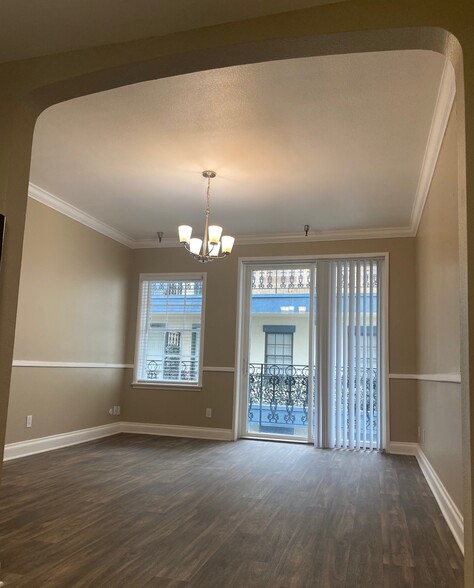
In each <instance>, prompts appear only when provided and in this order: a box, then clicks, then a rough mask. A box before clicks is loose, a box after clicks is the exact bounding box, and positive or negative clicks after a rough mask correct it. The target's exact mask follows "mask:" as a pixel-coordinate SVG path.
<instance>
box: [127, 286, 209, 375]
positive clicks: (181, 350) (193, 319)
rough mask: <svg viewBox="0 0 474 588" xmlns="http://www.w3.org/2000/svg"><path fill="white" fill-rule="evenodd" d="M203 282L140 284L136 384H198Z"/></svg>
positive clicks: (200, 368)
mask: <svg viewBox="0 0 474 588" xmlns="http://www.w3.org/2000/svg"><path fill="white" fill-rule="evenodd" d="M203 295H204V282H203V279H202V278H199V279H172V278H171V279H158V278H157V279H155V278H153V279H143V280H141V281H140V306H139V317H138V323H139V324H138V334H137V344H138V354H137V362H136V375H135V380H136V381H137V382H156V383H159V382H168V383H180V382H185V383H188V384H198V383H199V382H200V374H201V371H202V366H201V360H200V357H201V331H202V310H203Z"/></svg>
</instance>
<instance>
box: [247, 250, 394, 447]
mask: <svg viewBox="0 0 474 588" xmlns="http://www.w3.org/2000/svg"><path fill="white" fill-rule="evenodd" d="M383 263H384V261H383V259H368V258H367V259H365V258H360V259H331V260H329V259H328V260H314V261H312V262H307V263H299V264H265V265H254V264H248V265H247V267H246V273H245V279H244V282H245V284H246V289H245V291H246V295H245V300H244V302H245V304H244V307H245V312H244V323H245V325H244V329H243V333H244V337H243V354H242V357H243V366H242V369H243V397H244V401H243V403H242V434H243V436H248V437H265V438H269V439H274V438H277V439H289V438H291V439H295V440H300V441H307V442H314V443H315V444H316V445H317V446H318V447H335V448H348V449H379V448H381V447H382V445H383V444H382V420H381V414H382V412H381V402H382V394H381V392H382V383H383V379H382V377H381V376H382V373H381V368H382V365H383V362H382V359H383V349H384V348H383V339H382V336H381V335H382V327H383V320H382V308H383V304H382V275H383V272H382V268H383Z"/></svg>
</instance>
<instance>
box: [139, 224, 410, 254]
mask: <svg viewBox="0 0 474 588" xmlns="http://www.w3.org/2000/svg"><path fill="white" fill-rule="evenodd" d="M396 237H413V230H412V228H411V227H387V228H374V229H353V230H342V229H341V230H331V231H315V232H314V233H309V234H308V236H307V237H306V236H305V235H302V234H301V232H298V233H272V234H270V235H236V237H235V245H264V244H272V243H308V242H317V241H356V240H359V239H393V238H396ZM168 247H180V244H179V242H178V238H177V237H176V238H174V237H168V238H166V237H164V238H163V239H162V241H161V243H158V241H157V239H137V240H136V241H133V245H132V248H133V249H157V248H168Z"/></svg>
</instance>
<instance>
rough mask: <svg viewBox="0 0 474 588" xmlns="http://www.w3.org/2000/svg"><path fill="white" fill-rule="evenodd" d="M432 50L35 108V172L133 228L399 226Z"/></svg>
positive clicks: (46, 185) (433, 68)
mask: <svg viewBox="0 0 474 588" xmlns="http://www.w3.org/2000/svg"><path fill="white" fill-rule="evenodd" d="M444 64H445V61H444V58H443V57H441V56H440V55H437V54H435V53H432V52H428V51H398V52H381V53H365V54H355V55H341V56H328V57H311V58H304V59H294V60H285V61H276V62H270V63H263V64H254V65H246V66H239V67H230V68H224V69H219V70H211V71H206V72H202V73H193V74H187V75H182V76H177V77H173V78H168V79H163V80H156V81H151V82H145V83H141V84H136V85H132V86H127V87H124V88H119V89H116V90H111V91H108V92H102V93H98V94H95V95H91V96H87V97H83V98H79V99H75V100H71V101H69V102H64V103H62V104H59V105H57V106H54V107H52V108H50V109H48V110H47V111H46V112H45V113H43V114H42V115H41V117H40V118H39V120H38V123H37V127H36V131H35V136H34V143H33V155H32V164H31V178H30V179H31V182H32V183H33V184H35V185H36V186H39V187H40V188H42V189H43V190H46V191H47V192H49V193H51V194H53V195H54V196H56V197H59V198H61V199H62V200H64V201H66V202H67V203H69V204H71V205H72V206H74V207H77V208H78V209H80V210H81V211H83V212H85V213H87V214H88V215H91V216H92V217H94V218H95V219H98V220H99V221H100V222H102V223H105V224H106V225H109V226H110V227H112V228H113V229H115V230H117V231H120V232H121V233H123V234H125V235H127V236H128V237H129V238H130V239H132V240H135V241H137V240H138V241H140V240H146V239H152V238H154V237H155V235H156V231H163V232H164V233H165V237H167V238H172V240H173V241H175V239H176V227H177V226H178V225H179V224H191V225H192V226H193V227H195V228H196V229H197V230H198V232H199V233H200V232H201V231H202V224H203V215H204V207H205V188H206V184H205V181H204V179H203V178H202V176H201V171H202V170H203V169H208V168H210V169H214V170H216V171H217V174H218V175H217V178H216V179H215V180H213V182H212V185H211V220H212V221H214V222H216V223H218V224H222V225H223V226H224V229H225V232H226V233H230V234H233V235H235V236H237V237H238V236H246V237H249V236H252V235H264V236H266V237H269V238H270V240H271V236H272V235H275V234H278V235H280V236H281V234H297V233H300V232H301V233H302V231H303V226H304V225H305V224H309V225H310V227H311V234H314V233H315V232H319V231H329V232H331V231H349V232H350V231H365V230H377V229H384V230H385V229H390V228H392V229H398V228H400V227H402V228H409V227H410V223H411V222H412V211H413V207H414V205H415V199H416V196H417V190H418V187H419V186H418V184H419V179H420V171H421V170H422V165H423V160H424V156H425V150H426V146H427V141H428V137H429V133H430V127H431V123H432V119H433V114H434V112H435V106H436V101H437V96H438V91H439V87H440V80H441V79H442V74H443V68H444Z"/></svg>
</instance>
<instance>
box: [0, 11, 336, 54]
mask: <svg viewBox="0 0 474 588" xmlns="http://www.w3.org/2000/svg"><path fill="white" fill-rule="evenodd" d="M341 1H345V0H258V2H256V1H255V0H238V1H236V0H234V1H226V2H223V1H222V0H200V1H199V2H198V1H197V0H159V2H157V1H156V0H100V2H98V1H97V0H36V1H34V0H33V1H32V0H0V62H2V61H11V60H16V59H26V58H28V57H36V56H39V55H48V54H51V53H59V52H62V51H71V50H74V49H82V48H84V47H93V46H96V45H107V44H110V43H118V42H122V41H131V40H134V39H141V38H146V37H154V36H160V35H166V34H170V33H175V32H178V31H184V30H189V29H196V28H200V27H205V26H209V25H216V24H222V23H225V22H232V21H239V20H245V19H248V18H253V17H258V16H264V15H267V14H275V13H279V12H287V11H289V10H298V9H300V8H308V7H310V6H318V5H322V4H334V3H337V2H341Z"/></svg>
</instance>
